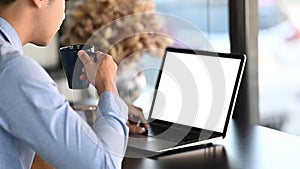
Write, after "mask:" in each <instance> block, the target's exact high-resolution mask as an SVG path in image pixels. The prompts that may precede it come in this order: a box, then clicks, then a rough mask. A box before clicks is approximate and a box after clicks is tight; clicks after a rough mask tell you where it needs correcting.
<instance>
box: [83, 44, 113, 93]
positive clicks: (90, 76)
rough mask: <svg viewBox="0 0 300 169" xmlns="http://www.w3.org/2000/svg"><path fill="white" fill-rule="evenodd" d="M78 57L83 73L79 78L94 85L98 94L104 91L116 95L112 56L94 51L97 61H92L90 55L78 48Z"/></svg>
mask: <svg viewBox="0 0 300 169" xmlns="http://www.w3.org/2000/svg"><path fill="white" fill-rule="evenodd" d="M78 57H79V58H80V60H81V61H82V63H83V65H84V67H83V68H82V72H83V74H82V75H81V76H80V79H81V80H86V81H87V82H88V83H91V84H92V85H94V86H95V87H96V89H97V92H98V95H99V96H100V95H101V93H102V92H104V91H109V92H112V93H114V94H115V95H118V90H117V88H116V72H117V65H116V63H115V62H114V61H113V58H112V56H110V55H108V54H104V53H101V52H96V57H97V62H94V60H93V58H92V57H90V56H89V55H88V54H87V53H85V52H84V51H83V50H80V51H79V52H78Z"/></svg>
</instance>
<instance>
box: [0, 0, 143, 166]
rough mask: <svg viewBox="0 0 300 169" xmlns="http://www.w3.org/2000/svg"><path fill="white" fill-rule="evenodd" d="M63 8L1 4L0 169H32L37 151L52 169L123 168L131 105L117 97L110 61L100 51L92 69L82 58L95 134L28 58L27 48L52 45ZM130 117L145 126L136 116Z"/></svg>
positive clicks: (50, 2) (31, 1)
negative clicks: (94, 98) (93, 98)
mask: <svg viewBox="0 0 300 169" xmlns="http://www.w3.org/2000/svg"><path fill="white" fill-rule="evenodd" d="M64 9H65V0H0V83H1V89H0V168H3V169H4V168H5V169H18V168H22V169H23V168H24V169H29V168H30V167H31V164H32V160H33V157H34V154H35V152H37V153H38V154H39V155H40V156H42V157H43V158H44V159H45V160H46V161H48V162H49V163H50V164H51V165H52V166H53V167H55V168H62V169H76V168H78V169H88V168H92V169H94V168H120V167H121V162H122V159H123V157H124V153H125V149H126V145H127V137H128V127H127V126H126V122H127V116H128V114H127V112H128V107H127V105H126V104H125V103H124V102H123V101H122V100H121V99H120V98H119V97H118V91H117V89H116V85H115V73H116V69H117V66H116V64H115V63H114V62H113V60H112V57H111V56H109V55H106V54H102V53H100V52H97V57H98V60H100V61H99V62H98V63H94V62H92V61H91V60H90V57H88V56H87V55H86V53H84V52H83V51H80V52H79V53H78V55H79V58H80V59H81V60H82V62H83V63H84V69H83V75H82V76H81V78H82V80H87V81H88V82H90V83H91V84H92V85H94V86H95V87H96V89H97V92H98V94H99V98H100V99H99V104H98V110H97V117H96V121H95V123H94V126H93V128H90V127H89V126H88V125H87V123H86V122H85V121H83V120H82V119H81V118H80V117H79V116H78V115H77V113H76V112H75V111H74V110H73V109H72V108H71V107H70V106H69V103H68V102H66V101H65V98H64V96H62V95H61V94H60V93H59V92H58V90H57V87H56V84H55V82H54V81H53V80H52V79H51V78H50V77H49V75H48V74H47V73H46V72H45V71H44V70H43V69H42V68H41V67H40V66H39V65H38V64H37V63H36V62H35V61H33V60H32V59H31V58H30V57H26V56H24V55H23V51H22V46H23V45H25V44H27V43H33V44H36V45H39V46H46V45H48V44H49V42H50V41H51V39H52V38H53V36H54V35H55V33H56V32H57V30H58V29H59V28H60V25H61V23H62V21H63V20H64V17H65V14H64ZM132 108H133V107H131V109H132ZM133 109H134V108H133ZM132 114H133V115H137V116H139V117H140V118H141V119H142V120H144V119H143V117H142V116H141V115H140V114H139V111H133V113H132ZM133 129H134V130H135V131H136V132H141V131H142V130H141V128H138V127H134V128H133Z"/></svg>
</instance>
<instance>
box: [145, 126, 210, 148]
mask: <svg viewBox="0 0 300 169" xmlns="http://www.w3.org/2000/svg"><path fill="white" fill-rule="evenodd" d="M187 132H188V131H183V130H176V129H169V128H168V127H165V126H159V125H150V127H149V129H148V130H147V131H146V132H145V133H143V135H145V136H149V137H158V138H160V139H164V140H167V141H173V142H174V141H176V142H177V141H179V143H178V145H182V144H186V143H191V142H195V141H198V140H202V139H207V138H209V135H205V134H203V133H202V134H201V135H200V134H199V133H193V132H188V133H187Z"/></svg>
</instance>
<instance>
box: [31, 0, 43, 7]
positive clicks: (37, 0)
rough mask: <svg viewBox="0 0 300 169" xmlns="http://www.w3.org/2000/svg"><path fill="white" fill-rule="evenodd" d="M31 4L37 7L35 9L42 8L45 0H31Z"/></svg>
mask: <svg viewBox="0 0 300 169" xmlns="http://www.w3.org/2000/svg"><path fill="white" fill-rule="evenodd" d="M31 1H32V4H33V5H34V6H35V7H37V8H41V7H42V6H43V4H44V3H45V2H44V1H45V0H31Z"/></svg>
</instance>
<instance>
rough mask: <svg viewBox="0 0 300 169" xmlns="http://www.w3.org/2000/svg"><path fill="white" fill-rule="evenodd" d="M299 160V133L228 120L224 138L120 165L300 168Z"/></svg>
mask: <svg viewBox="0 0 300 169" xmlns="http://www.w3.org/2000/svg"><path fill="white" fill-rule="evenodd" d="M299 162H300V138H299V137H296V136H293V135H289V134H285V133H282V132H279V131H275V130H272V129H268V128H265V127H261V126H245V125H240V124H237V123H236V122H235V121H231V123H230V126H229V129H228V133H227V136H226V138H225V139H224V140H222V141H219V142H216V143H215V144H213V146H209V147H207V146H206V147H203V146H202V147H194V148H190V149H189V150H188V151H187V150H181V151H179V152H176V153H175V152H172V153H171V154H169V155H163V156H159V157H157V158H127V157H126V158H125V159H124V161H123V169H140V168H143V169H144V168H151V169H182V168H188V169H193V168H197V169H199V168H209V169H214V168H216V169H299V168H300V163H299Z"/></svg>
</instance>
